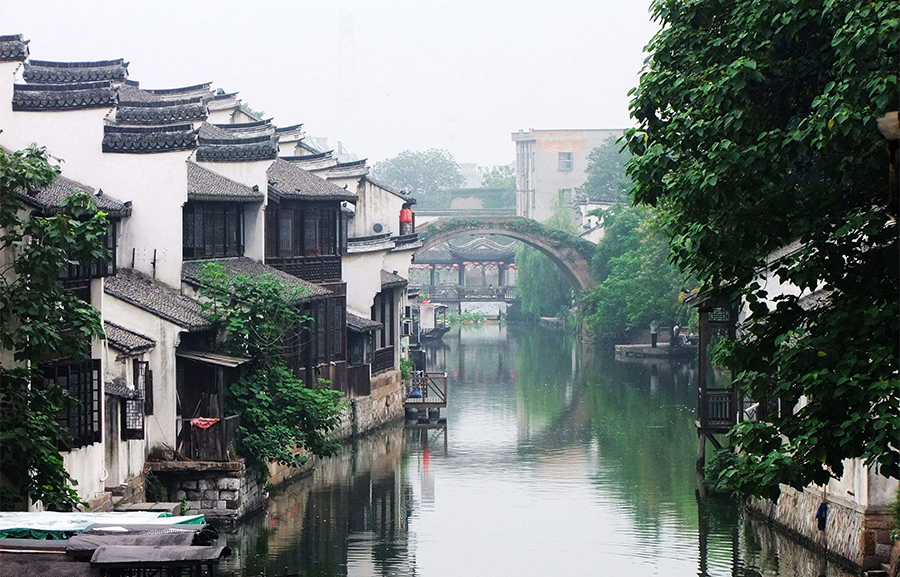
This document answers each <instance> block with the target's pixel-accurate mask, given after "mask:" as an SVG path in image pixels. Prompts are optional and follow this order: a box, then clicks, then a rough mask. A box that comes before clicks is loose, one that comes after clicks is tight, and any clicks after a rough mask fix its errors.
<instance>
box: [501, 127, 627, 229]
mask: <svg viewBox="0 0 900 577" xmlns="http://www.w3.org/2000/svg"><path fill="white" fill-rule="evenodd" d="M623 131H624V130H623V129H575V130H535V129H533V128H529V129H528V130H527V131H525V130H519V131H518V132H513V133H512V140H513V142H515V143H516V214H518V215H519V216H527V217H529V218H533V219H535V220H537V221H538V222H544V221H546V220H547V219H548V218H550V216H551V215H552V214H553V206H554V203H555V202H556V201H557V200H562V202H563V203H565V204H566V205H567V206H573V205H574V203H575V197H576V194H575V192H576V189H578V188H581V185H582V184H584V181H585V179H586V178H587V176H586V174H585V170H586V169H587V158H588V155H589V154H590V153H591V151H592V150H594V149H595V148H596V147H598V146H600V145H601V144H603V142H604V141H605V140H606V139H607V138H609V137H610V136H616V137H618V136H621V135H622V132H623Z"/></svg>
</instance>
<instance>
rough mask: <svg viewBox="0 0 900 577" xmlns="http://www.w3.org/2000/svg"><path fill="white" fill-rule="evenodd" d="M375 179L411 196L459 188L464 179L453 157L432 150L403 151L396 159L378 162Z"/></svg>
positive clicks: (373, 172)
mask: <svg viewBox="0 0 900 577" xmlns="http://www.w3.org/2000/svg"><path fill="white" fill-rule="evenodd" d="M372 176H373V177H375V178H377V179H379V180H383V181H384V182H386V183H387V184H390V185H393V186H396V187H397V188H400V189H402V190H405V191H408V192H410V193H412V194H422V195H432V194H436V193H437V192H438V191H440V190H444V189H447V188H459V187H460V186H462V185H463V183H465V180H466V179H465V178H464V177H463V175H462V173H461V172H460V170H459V165H458V164H457V163H456V160H455V159H454V158H453V155H452V154H450V152H448V151H446V150H440V149H438V148H429V149H428V150H425V151H422V152H417V151H412V150H404V151H403V152H401V153H400V154H398V155H397V156H395V157H393V158H389V159H387V160H382V161H380V162H376V163H375V166H373V167H372Z"/></svg>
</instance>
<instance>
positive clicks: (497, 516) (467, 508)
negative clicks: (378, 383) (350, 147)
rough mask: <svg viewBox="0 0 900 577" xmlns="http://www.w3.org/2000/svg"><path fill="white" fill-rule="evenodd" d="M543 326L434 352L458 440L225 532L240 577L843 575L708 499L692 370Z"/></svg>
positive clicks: (332, 482) (458, 341) (431, 437)
mask: <svg viewBox="0 0 900 577" xmlns="http://www.w3.org/2000/svg"><path fill="white" fill-rule="evenodd" d="M583 349H584V347H582V345H581V344H580V343H578V342H577V341H576V340H575V339H574V338H572V337H570V336H567V335H563V334H560V333H556V332H551V331H549V330H547V329H540V328H535V327H519V326H509V327H507V326H501V325H497V324H489V325H484V326H472V327H470V326H466V327H464V328H462V329H456V330H454V331H452V332H451V333H449V334H447V335H445V337H444V340H443V342H440V343H436V344H433V345H430V346H429V347H428V361H429V368H430V369H435V370H446V371H447V373H448V375H449V382H450V401H449V402H450V406H449V407H448V409H447V410H446V411H445V415H444V416H446V421H447V423H446V427H441V426H435V427H433V428H426V427H419V428H409V427H405V426H404V425H402V424H399V425H396V426H390V427H387V428H384V429H382V430H379V431H377V432H376V433H374V434H372V435H369V436H367V437H365V438H363V439H361V440H359V441H357V442H356V443H355V444H354V445H352V446H350V447H348V448H347V449H346V450H345V451H344V452H343V453H342V454H341V455H339V456H337V457H334V458H331V459H329V460H327V461H325V462H324V463H322V464H321V465H320V466H319V467H317V469H316V470H315V471H314V472H313V473H311V474H310V475H308V476H306V477H304V478H303V479H301V480H300V481H298V482H296V483H294V484H292V485H290V486H289V487H287V488H286V489H283V490H281V491H280V492H278V493H277V494H276V495H274V496H273V498H272V499H271V502H270V504H269V507H268V510H267V512H266V514H264V515H259V516H256V517H254V518H252V519H249V520H247V521H246V522H244V523H242V524H241V525H240V526H239V527H237V528H236V529H235V530H234V531H232V532H230V533H229V534H227V535H226V540H227V542H228V544H229V545H230V546H231V547H232V549H233V551H234V554H233V556H232V558H231V559H230V562H229V565H227V566H226V567H224V568H223V569H225V573H226V574H227V573H228V572H233V573H234V574H235V575H246V576H255V575H259V574H264V575H268V576H276V575H285V574H287V575H298V574H299V575H304V576H330V575H341V576H342V575H351V576H360V577H367V576H376V575H377V576H407V575H409V576H411V575H420V576H423V577H443V576H453V577H459V576H492V575H498V576H505V575H516V576H532V575H534V576H546V575H566V576H568V575H635V576H642V575H665V576H698V575H699V576H700V577H705V576H720V575H721V576H755V575H765V576H767V577H787V576H792V577H793V576H806V575H809V576H817V575H829V576H834V577H845V576H846V575H847V574H845V573H843V572H842V571H841V570H840V569H838V568H837V567H834V566H832V565H829V566H827V567H826V566H825V564H824V562H823V561H822V560H820V559H819V558H818V556H816V555H815V554H812V553H810V552H808V551H807V550H805V549H803V548H802V547H800V546H798V545H797V544H795V543H794V542H793V541H790V540H788V539H785V538H783V537H781V536H780V535H779V534H777V533H775V532H774V531H773V530H771V529H770V528H768V527H767V526H765V525H763V524H761V523H759V522H757V521H756V520H754V519H752V518H747V517H746V516H744V515H742V513H741V510H740V508H739V507H738V506H737V504H736V503H735V502H733V501H731V500H728V499H716V500H704V501H698V499H697V497H696V494H695V490H696V486H697V477H696V473H695V472H694V459H695V455H696V449H697V437H696V433H695V431H694V420H695V418H696V417H695V414H694V406H695V404H696V385H695V384H694V383H695V375H694V370H693V367H691V366H689V365H672V364H669V363H658V364H656V365H651V364H637V363H635V364H632V363H622V362H617V361H615V360H613V359H612V358H611V357H610V358H607V357H604V356H602V355H598V354H597V353H592V352H591V351H585V350H583Z"/></svg>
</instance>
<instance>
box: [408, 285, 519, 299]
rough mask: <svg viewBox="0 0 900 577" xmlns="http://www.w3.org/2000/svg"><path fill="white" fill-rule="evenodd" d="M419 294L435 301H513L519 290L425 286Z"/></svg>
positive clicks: (513, 288) (511, 288) (509, 287)
mask: <svg viewBox="0 0 900 577" xmlns="http://www.w3.org/2000/svg"><path fill="white" fill-rule="evenodd" d="M419 294H420V295H422V296H423V297H427V298H430V299H435V300H444V299H446V300H485V301H491V300H512V299H514V298H516V297H517V296H518V294H519V288H518V287H515V286H507V287H500V288H494V289H493V290H491V289H490V288H489V287H478V288H466V287H460V286H432V285H423V286H422V287H421V288H420V289H419Z"/></svg>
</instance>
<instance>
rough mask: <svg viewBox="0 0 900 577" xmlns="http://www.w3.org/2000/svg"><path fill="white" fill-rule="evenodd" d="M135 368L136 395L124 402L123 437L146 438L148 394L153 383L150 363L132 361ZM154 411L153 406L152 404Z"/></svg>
mask: <svg viewBox="0 0 900 577" xmlns="http://www.w3.org/2000/svg"><path fill="white" fill-rule="evenodd" d="M132 363H133V368H134V397H133V398H130V399H123V402H122V439H123V440H128V439H143V438H144V415H145V414H148V413H147V412H146V411H147V404H146V396H147V391H148V390H149V386H151V385H150V383H151V378H150V374H151V373H150V363H148V362H147V361H138V360H135V361H132ZM150 411H151V413H152V406H151V410H150Z"/></svg>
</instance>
